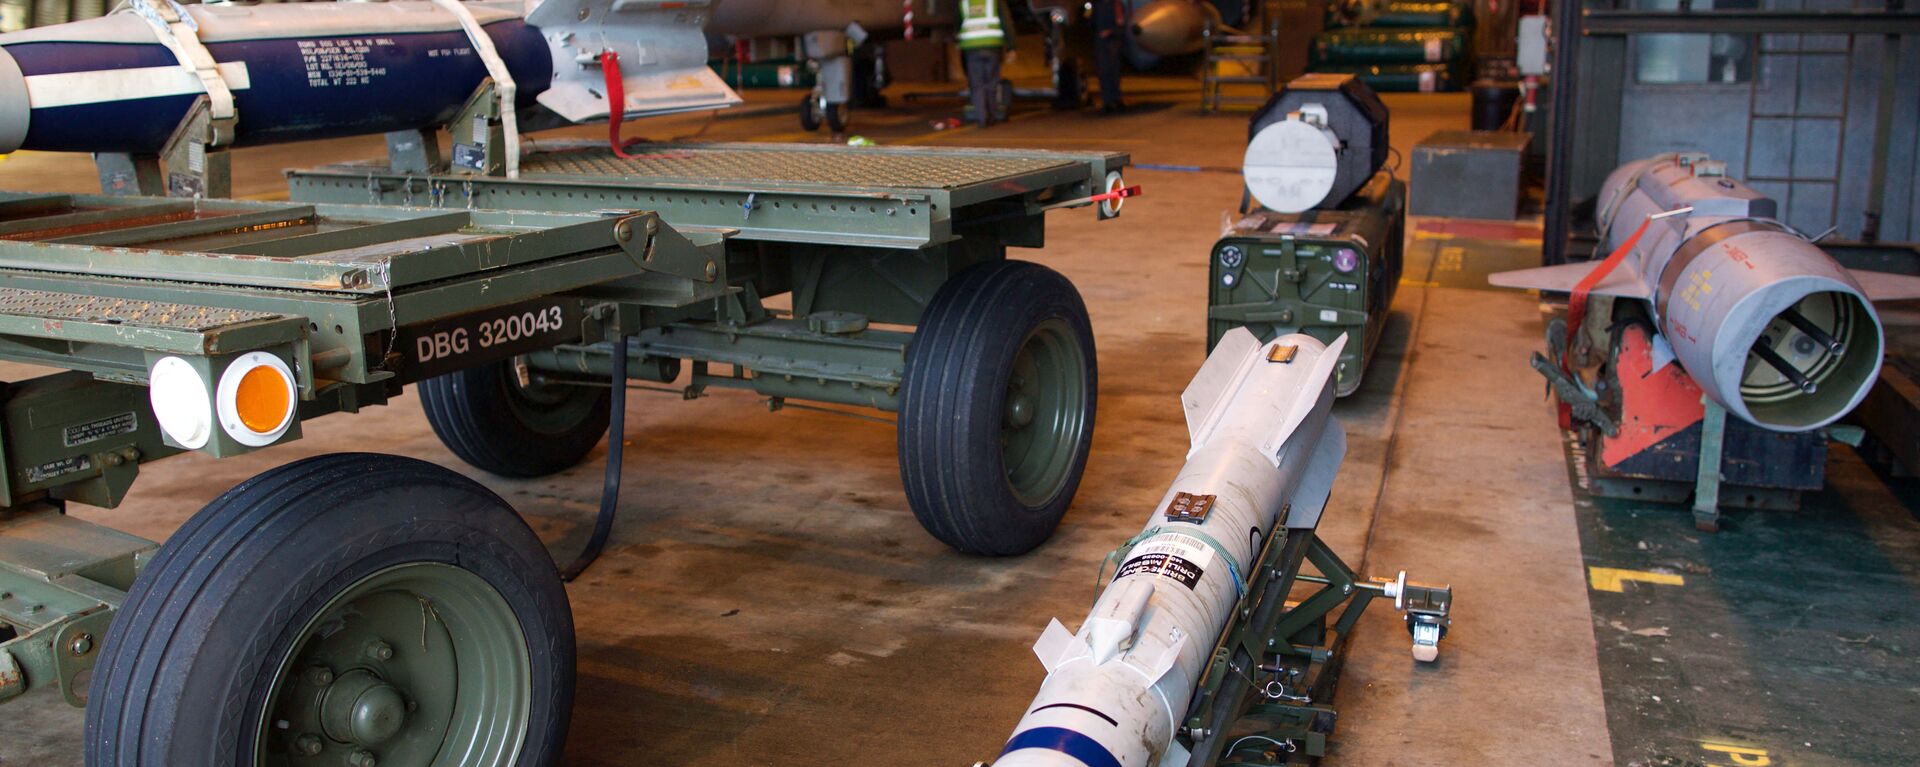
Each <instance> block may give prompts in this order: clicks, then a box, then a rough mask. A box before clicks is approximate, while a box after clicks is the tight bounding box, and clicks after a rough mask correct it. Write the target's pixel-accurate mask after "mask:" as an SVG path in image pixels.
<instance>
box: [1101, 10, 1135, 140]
mask: <svg viewBox="0 0 1920 767" xmlns="http://www.w3.org/2000/svg"><path fill="white" fill-rule="evenodd" d="M1127 16H1128V12H1127V3H1126V0H1093V64H1094V66H1095V67H1096V68H1098V69H1099V70H1100V111H1102V112H1105V113H1107V114H1117V113H1120V112H1125V111H1127V104H1126V101H1125V100H1123V99H1122V98H1121V97H1120V66H1121V64H1122V63H1123V60H1124V58H1125V56H1126V47H1127Z"/></svg>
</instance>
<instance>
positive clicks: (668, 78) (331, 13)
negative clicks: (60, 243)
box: [0, 0, 740, 155]
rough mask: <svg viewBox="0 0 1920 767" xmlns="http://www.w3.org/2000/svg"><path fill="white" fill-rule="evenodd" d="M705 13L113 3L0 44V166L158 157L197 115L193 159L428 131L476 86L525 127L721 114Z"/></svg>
mask: <svg viewBox="0 0 1920 767" xmlns="http://www.w3.org/2000/svg"><path fill="white" fill-rule="evenodd" d="M708 4H709V3H708V2H706V0H670V1H669V0H545V1H544V2H540V3H537V4H533V3H525V2H521V1H520V0H505V1H503V2H491V1H485V0H482V1H479V2H457V1H456V0H436V1H434V2H423V1H420V0H395V1H394V2H378V3H355V2H338V3H325V2H322V3H271V4H259V5H255V4H246V5H242V4H228V3H209V4H190V5H183V4H180V3H176V2H173V1H172V0H130V2H128V3H126V4H124V5H123V6H122V7H121V8H120V9H119V10H117V11H116V12H114V13H111V14H108V15H106V16H102V17H99V18H94V19H88V20H85V21H77V22H73V23H69V24H58V25H54V26H49V27H41V28H38V29H30V30H25V31H21V32H13V33H9V34H5V35H0V153H4V152H11V151H14V150H18V149H38V150H49V151H74V152H99V153H125V154H131V155H143V154H157V153H160V152H161V151H162V149H163V148H164V147H166V146H167V145H168V144H169V141H170V140H171V139H172V138H173V137H174V135H175V133H176V130H178V129H179V128H180V127H181V126H182V125H183V123H185V122H186V121H187V120H188V118H189V113H190V111H192V110H194V109H196V104H197V103H199V102H201V100H202V99H204V100H205V101H204V103H205V109H206V110H207V112H208V119H209V122H210V126H211V127H210V134H211V135H210V136H208V137H207V140H206V141H205V142H204V143H205V144H206V145H207V146H209V147H224V146H245V145H249V144H269V143H277V142H286V141H304V140H308V139H319V138H330V137H338V136H351V135H362V134H371V133H385V132H394V131H402V130H413V129H431V128H437V127H439V126H441V125H443V124H445V123H446V122H447V121H448V120H450V119H452V118H453V117H454V116H455V115H456V113H458V112H459V111H460V110H461V109H462V107H463V106H464V105H466V103H467V102H468V101H469V99H470V98H472V97H473V96H474V95H475V92H476V90H477V89H478V88H479V86H480V85H481V84H482V82H483V81H485V80H487V79H488V78H491V80H492V82H493V84H494V86H495V87H496V88H497V89H499V94H500V97H501V99H502V100H503V101H505V102H506V106H507V107H510V108H511V109H510V110H509V111H511V110H512V109H522V108H524V109H526V110H528V111H529V113H530V114H529V115H528V117H529V118H530V119H529V121H528V122H529V125H531V126H536V127H546V126H549V125H553V124H565V123H579V122H593V121H600V120H605V119H607V117H608V115H609V114H611V113H615V112H617V113H619V114H621V115H622V116H624V117H641V116H647V115H655V114H665V113H671V112H679V111H686V110H694V109H706V108H713V107H721V106H728V105H731V104H735V103H738V102H739V100H740V99H739V96H738V95H736V94H734V93H733V91H732V90H731V89H729V88H728V87H727V86H726V84H725V83H724V82H722V81H721V80H720V79H719V78H718V77H717V76H716V75H714V74H713V72H712V71H711V70H709V69H708V68H707V46H706V38H705V36H704V34H703V32H702V25H703V24H704V23H705V20H706V18H705V13H704V12H705V9H706V7H707V6H708ZM529 9H531V10H529ZM608 53H611V54H614V55H615V56H616V57H617V58H616V59H615V60H616V61H617V63H618V72H619V74H620V80H621V85H622V86H623V88H622V90H623V91H624V96H625V98H624V104H622V105H619V106H618V107H615V106H614V105H611V104H610V103H609V99H608V98H607V91H608V90H609V89H608V88H607V87H606V84H607V74H606V73H605V72H604V71H603V69H602V59H603V54H608ZM509 83H511V85H509ZM456 142H458V139H456Z"/></svg>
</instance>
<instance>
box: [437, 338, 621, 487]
mask: <svg viewBox="0 0 1920 767" xmlns="http://www.w3.org/2000/svg"><path fill="white" fill-rule="evenodd" d="M419 388H420V406H421V409H422V410H425V411H426V414H427V424H428V425H430V426H432V427H433V433H434V434H435V435H437V436H439V437H440V442H441V443H442V444H444V445H446V446H447V449H448V450H451V451H453V454H454V455H456V456H459V458H460V460H462V461H466V462H467V463H468V464H469V465H471V466H473V467H474V468H476V469H480V470H481V471H485V472H488V473H491V474H497V475H499V476H502V477H510V478H516V479H528V478H532V477H544V476H547V475H549V474H553V473H555V472H559V471H564V470H566V469H569V468H572V467H573V466H575V465H577V464H579V463H580V461H581V460H582V459H584V458H586V457H587V453H589V452H592V451H593V446H594V445H597V444H599V443H600V438H601V437H602V436H604V435H605V434H606V433H607V411H608V407H609V406H608V404H607V391H606V389H605V388H602V387H593V386H567V387H564V388H560V387H555V388H554V389H551V390H549V392H547V393H546V394H543V395H539V396H537V397H534V396H532V395H529V394H527V393H526V390H523V389H521V388H520V386H519V383H518V382H516V381H515V380H514V372H513V363H512V362H510V361H506V360H502V361H499V362H491V363H488V364H485V365H480V366H477V367H472V368H468V369H466V370H461V371H456V372H453V373H448V374H446V375H443V376H437V377H434V378H429V379H427V380H425V381H422V382H420V387H419ZM549 395H550V396H549ZM530 397H531V398H530ZM534 411H538V416H539V417H542V418H549V419H551V421H550V422H548V423H544V424H543V423H535V422H533V421H532V420H530V419H531V418H533V417H535V415H536V414H535V412H534Z"/></svg>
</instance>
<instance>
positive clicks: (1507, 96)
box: [1471, 80, 1520, 130]
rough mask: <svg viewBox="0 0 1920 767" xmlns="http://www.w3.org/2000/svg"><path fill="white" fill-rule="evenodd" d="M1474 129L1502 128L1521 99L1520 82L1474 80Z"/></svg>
mask: <svg viewBox="0 0 1920 767" xmlns="http://www.w3.org/2000/svg"><path fill="white" fill-rule="evenodd" d="M1471 90H1472V91H1473V129H1474V130H1500V126H1502V125H1505V124H1506V122H1507V115H1509V114H1512V113H1513V105H1514V102H1516V101H1519V100H1520V84H1519V83H1515V82H1509V81H1503V80H1475V81H1473V87H1472V88H1471Z"/></svg>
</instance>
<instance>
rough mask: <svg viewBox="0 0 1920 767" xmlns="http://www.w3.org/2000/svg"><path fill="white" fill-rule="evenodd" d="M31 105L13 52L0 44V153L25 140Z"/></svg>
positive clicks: (25, 79)
mask: <svg viewBox="0 0 1920 767" xmlns="http://www.w3.org/2000/svg"><path fill="white" fill-rule="evenodd" d="M32 116H33V106H32V105H31V104H28V103H27V78H26V75H23V74H21V73H20V64H19V63H18V62H15V61H14V60H13V54H10V53H7V49H6V48H4V47H0V154H6V153H8V152H11V151H13V150H15V149H19V148H20V145H21V144H22V143H24V142H25V141H26V140H27V124H28V121H29V120H31V119H32Z"/></svg>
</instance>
